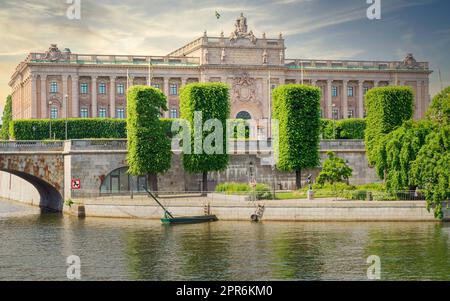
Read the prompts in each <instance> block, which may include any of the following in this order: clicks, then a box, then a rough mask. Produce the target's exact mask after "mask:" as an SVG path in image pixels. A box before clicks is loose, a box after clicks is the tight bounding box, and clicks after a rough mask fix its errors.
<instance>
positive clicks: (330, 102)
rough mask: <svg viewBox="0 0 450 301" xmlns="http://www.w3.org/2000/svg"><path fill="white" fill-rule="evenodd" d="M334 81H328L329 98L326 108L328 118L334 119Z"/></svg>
mask: <svg viewBox="0 0 450 301" xmlns="http://www.w3.org/2000/svg"><path fill="white" fill-rule="evenodd" d="M332 83H333V81H332V80H331V79H329V80H327V97H326V101H325V103H326V106H327V108H326V109H327V118H330V119H332V118H333V97H332V96H331V85H332Z"/></svg>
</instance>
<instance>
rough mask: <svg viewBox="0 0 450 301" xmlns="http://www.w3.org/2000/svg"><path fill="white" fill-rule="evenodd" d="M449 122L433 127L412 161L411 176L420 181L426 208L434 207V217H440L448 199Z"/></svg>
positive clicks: (449, 176) (449, 185)
mask: <svg viewBox="0 0 450 301" xmlns="http://www.w3.org/2000/svg"><path fill="white" fill-rule="evenodd" d="M449 171H450V124H445V125H443V126H442V127H440V128H437V129H435V130H434V131H433V132H431V134H430V135H428V137H427V139H426V143H425V145H424V146H423V147H422V148H421V149H420V151H419V153H418V155H417V158H416V160H415V161H414V162H412V168H411V177H412V179H413V181H414V182H415V183H420V186H421V187H422V188H423V191H424V193H425V197H426V200H427V206H428V210H430V209H431V208H432V207H434V214H435V216H436V218H439V219H442V218H443V212H442V206H443V202H444V201H448V200H450V172H449Z"/></svg>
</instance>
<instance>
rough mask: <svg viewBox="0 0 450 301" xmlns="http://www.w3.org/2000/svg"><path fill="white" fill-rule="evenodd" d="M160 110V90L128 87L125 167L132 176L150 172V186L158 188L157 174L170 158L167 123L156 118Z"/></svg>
mask: <svg viewBox="0 0 450 301" xmlns="http://www.w3.org/2000/svg"><path fill="white" fill-rule="evenodd" d="M161 110H164V111H167V99H166V96H165V95H164V94H163V93H162V92H161V90H159V89H156V88H153V87H149V86H133V87H131V88H130V89H129V90H128V91H127V111H128V117H127V134H128V154H127V161H128V165H129V169H128V171H129V173H130V174H132V175H135V176H139V175H146V174H149V175H151V176H152V177H151V178H152V186H153V187H152V189H153V190H158V188H157V177H156V174H157V173H163V172H166V171H167V170H169V168H170V165H171V158H172V152H171V142H170V139H169V137H167V123H163V122H161V120H160V118H159V114H160V112H161Z"/></svg>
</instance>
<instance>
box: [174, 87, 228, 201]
mask: <svg viewBox="0 0 450 301" xmlns="http://www.w3.org/2000/svg"><path fill="white" fill-rule="evenodd" d="M228 89H229V88H228V86H227V85H225V84H223V83H195V84H189V85H187V86H185V87H184V88H183V89H182V90H181V95H180V107H181V118H183V119H185V120H186V121H188V122H189V123H190V127H191V147H192V150H193V151H192V152H191V154H186V153H183V166H184V168H185V170H186V171H188V172H192V173H196V172H201V173H202V174H203V187H202V191H203V194H206V190H207V182H208V177H207V175H208V171H220V170H224V169H225V168H226V167H227V166H228V160H229V156H228V153H227V150H226V145H227V143H226V136H227V135H226V133H227V132H226V125H227V119H228V118H229V116H230V100H229V98H230V97H229V91H228ZM195 112H201V113H202V124H201V125H202V127H203V126H204V124H206V122H209V121H210V120H213V119H217V120H219V121H220V122H221V126H222V128H216V127H214V126H213V127H211V129H210V130H203V132H202V133H201V135H200V137H201V141H197V143H195V139H194V138H195V134H196V133H195V130H194V129H195V122H194V117H195ZM213 133H214V134H216V135H215V138H214V139H213V140H212V141H209V142H210V143H211V144H210V145H208V146H209V147H210V148H214V150H213V154H207V153H205V152H204V149H205V148H204V147H203V146H204V143H208V142H207V141H208V139H210V138H209V137H208V136H209V135H211V134H213ZM217 139H222V140H221V141H217ZM198 142H201V146H202V148H201V151H200V152H201V153H200V154H198V153H196V152H197V151H196V147H195V145H196V144H198ZM213 142H214V143H213ZM183 143H184V142H183ZM213 144H214V145H213ZM220 145H221V146H222V149H220Z"/></svg>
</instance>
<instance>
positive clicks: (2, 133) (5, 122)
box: [0, 95, 12, 140]
mask: <svg viewBox="0 0 450 301" xmlns="http://www.w3.org/2000/svg"><path fill="white" fill-rule="evenodd" d="M11 120H12V97H11V95H8V97H7V98H6V103H5V107H4V108H3V117H2V125H1V129H0V140H8V139H9V136H10V135H9V128H10V123H11Z"/></svg>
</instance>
